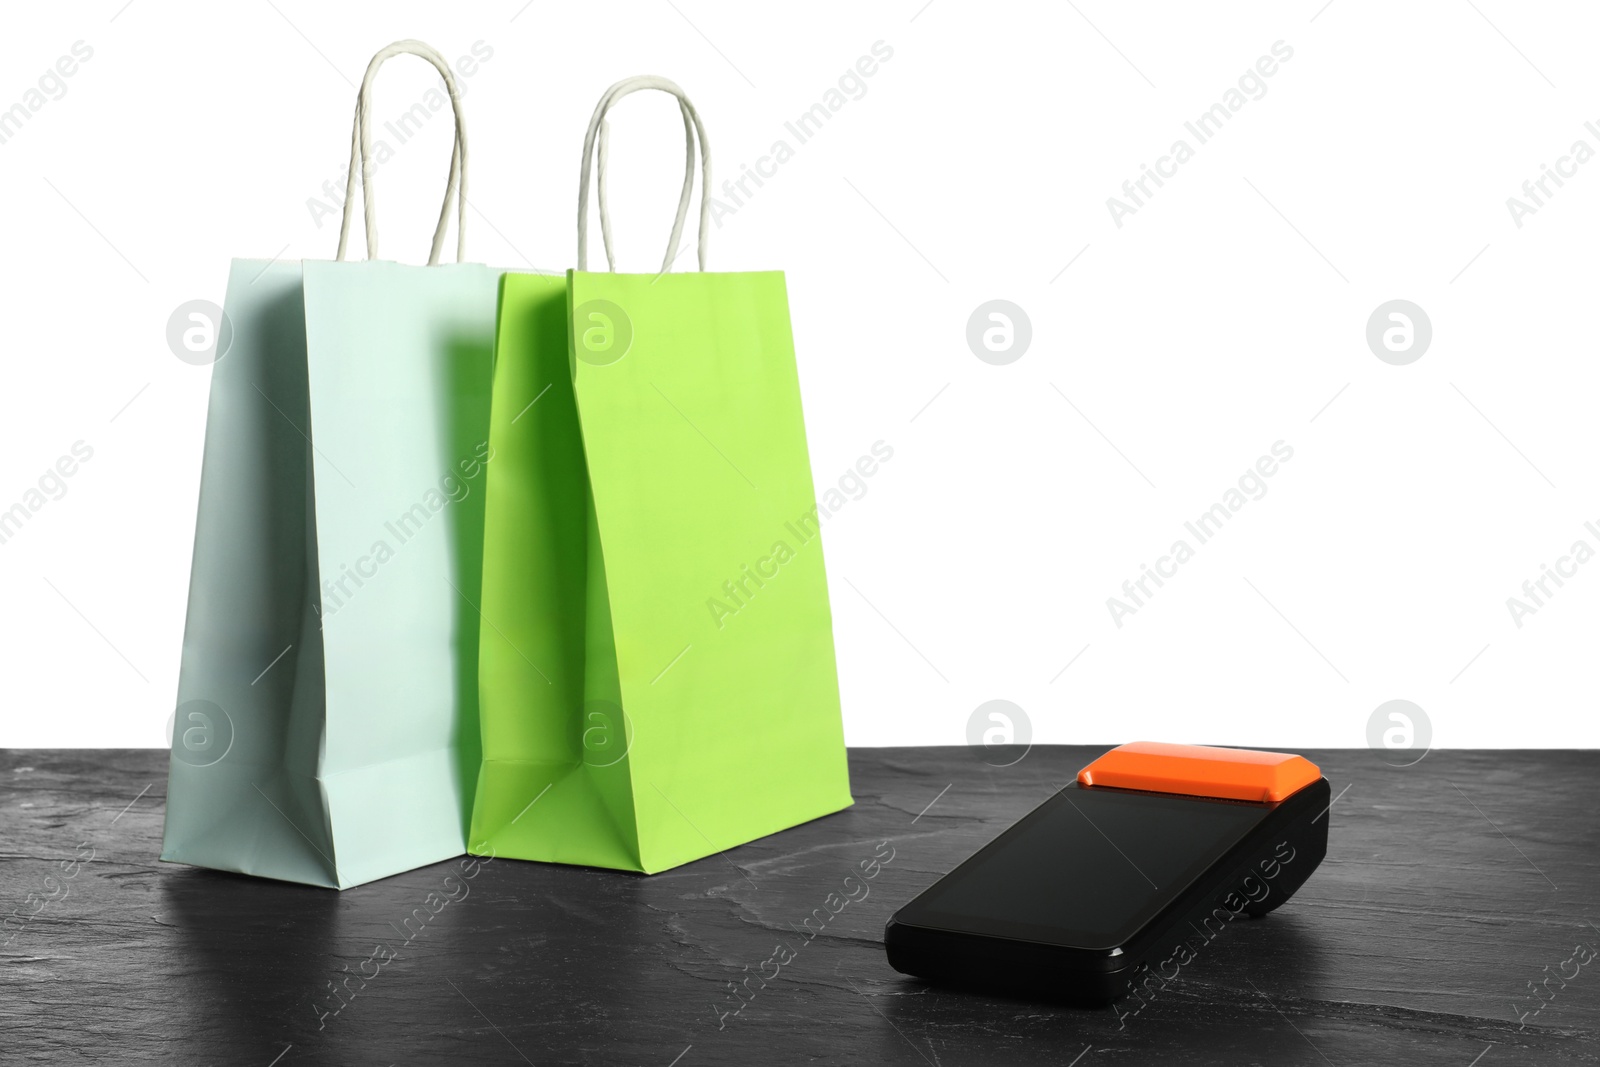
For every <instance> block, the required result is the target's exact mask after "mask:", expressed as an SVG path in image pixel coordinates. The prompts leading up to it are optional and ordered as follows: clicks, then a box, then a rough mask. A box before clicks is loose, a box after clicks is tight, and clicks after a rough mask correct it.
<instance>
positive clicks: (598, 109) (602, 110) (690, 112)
mask: <svg viewBox="0 0 1600 1067" xmlns="http://www.w3.org/2000/svg"><path fill="white" fill-rule="evenodd" d="M640 89H658V90H660V91H661V92H664V93H670V94H671V95H673V96H675V97H677V98H678V110H679V111H680V112H682V114H683V140H684V156H685V159H684V172H683V191H682V193H681V194H680V195H679V197H678V214H677V217H676V218H675V219H674V220H673V223H672V236H671V238H670V239H669V240H668V242H667V255H666V258H665V259H664V260H662V263H661V270H662V273H665V272H666V271H668V270H669V269H671V267H672V261H673V260H675V259H677V258H678V242H679V241H680V240H681V239H682V237H683V224H684V221H685V220H686V219H687V218H688V217H689V199H690V196H691V195H692V194H693V192H694V160H695V147H696V144H697V143H698V145H699V153H700V232H699V238H698V240H699V246H698V248H697V249H696V252H697V258H698V259H699V262H700V269H701V270H705V269H706V238H707V236H708V235H709V234H710V232H711V201H710V200H709V199H708V198H707V197H708V194H709V192H710V190H711V144H710V142H709V141H707V140H706V128H705V125H704V124H703V123H702V122H701V121H700V113H699V112H698V111H696V110H695V109H694V105H693V104H692V103H690V102H689V97H688V96H687V95H686V94H685V93H684V91H683V90H682V89H680V88H679V87H678V86H677V85H676V84H675V83H673V82H671V81H668V80H667V79H666V78H658V77H656V76H655V75H649V74H647V75H642V76H640V77H637V78H624V79H623V80H622V81H619V82H617V84H615V85H613V86H612V87H611V88H609V89H607V90H606V91H605V94H604V95H603V96H601V97H600V103H599V104H597V105H596V106H595V109H594V117H592V118H591V119H590V120H589V132H588V133H587V134H585V135H584V138H583V170H582V173H581V175H580V177H579V179H578V269H579V270H587V269H588V268H589V176H590V173H591V171H590V164H591V162H595V161H596V160H597V161H598V172H597V173H596V174H595V185H596V188H597V190H598V193H599V207H600V238H601V240H602V241H603V242H604V244H605V249H606V265H607V267H608V268H609V269H610V270H613V271H615V270H616V269H617V263H616V259H615V257H614V256H613V255H612V250H611V217H610V215H609V214H608V213H607V211H606V161H607V155H608V144H609V140H610V127H609V126H608V125H607V123H606V113H607V112H609V111H610V110H611V107H612V105H614V104H615V103H616V102H617V101H618V100H620V99H622V98H623V97H624V96H627V95H628V94H629V93H635V92H638V91H639V90H640Z"/></svg>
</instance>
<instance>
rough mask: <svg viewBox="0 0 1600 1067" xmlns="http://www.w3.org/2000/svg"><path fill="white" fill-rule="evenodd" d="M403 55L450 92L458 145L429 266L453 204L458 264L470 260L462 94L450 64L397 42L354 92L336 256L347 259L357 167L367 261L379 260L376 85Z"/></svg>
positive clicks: (417, 44) (415, 44)
mask: <svg viewBox="0 0 1600 1067" xmlns="http://www.w3.org/2000/svg"><path fill="white" fill-rule="evenodd" d="M402 54H404V55H413V56H420V57H421V58H423V59H425V60H427V61H428V62H429V63H431V64H433V66H434V69H436V70H437V71H438V72H439V74H440V75H441V76H442V77H443V78H444V85H445V89H446V91H447V92H448V93H449V94H450V106H451V109H452V110H453V111H454V113H455V124H456V129H455V143H454V145H453V146H452V147H451V149H450V178H449V180H448V181H447V182H446V183H445V189H444V206H443V207H442V208H440V209H439V225H438V226H437V227H436V228H435V229H434V231H433V250H432V251H431V252H430V253H429V255H428V265H429V266H430V267H431V266H435V265H437V264H438V262H439V253H440V252H441V251H442V250H443V248H444V235H445V230H446V229H448V228H449V225H450V204H451V201H452V200H454V201H455V204H456V262H457V263H460V262H462V261H463V260H464V259H465V257H466V248H467V125H466V120H465V119H464V118H463V117H462V113H461V93H460V91H459V90H458V89H457V87H456V77H455V74H454V73H453V72H452V71H451V70H450V64H449V63H446V62H445V60H444V57H443V56H441V55H440V54H439V53H438V52H437V51H435V50H434V49H433V48H432V47H430V46H429V45H427V44H424V43H423V42H421V41H396V42H395V43H394V44H391V45H389V46H388V47H386V48H384V49H383V50H382V51H380V52H379V53H378V54H377V55H375V56H373V57H372V62H371V63H368V64H367V73H366V76H365V77H364V78H362V79H361V89H360V91H359V92H357V93H356V121H355V128H354V129H353V130H351V132H350V176H349V177H348V178H347V179H346V181H345V191H344V219H343V221H342V222H341V224H340V226H339V255H338V258H339V259H340V260H343V259H344V255H345V247H346V246H347V245H348V244H349V241H350V218H351V211H352V209H353V208H354V206H355V194H356V176H357V172H358V167H359V173H360V179H361V200H362V204H363V208H364V211H365V215H366V224H367V230H366V233H367V258H368V259H376V258H378V218H377V208H376V203H375V201H376V194H375V189H374V186H373V180H372V175H373V170H374V167H375V162H374V160H373V158H372V95H373V94H372V84H373V81H374V79H375V78H376V77H377V75H378V68H379V67H381V66H383V64H384V61H385V60H388V59H389V58H390V57H392V56H397V55H402Z"/></svg>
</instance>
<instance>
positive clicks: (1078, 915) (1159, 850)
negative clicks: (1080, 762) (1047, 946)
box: [905, 784, 1272, 948]
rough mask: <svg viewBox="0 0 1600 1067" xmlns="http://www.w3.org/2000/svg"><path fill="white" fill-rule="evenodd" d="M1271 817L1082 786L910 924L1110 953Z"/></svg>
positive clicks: (1261, 811) (927, 899)
mask: <svg viewBox="0 0 1600 1067" xmlns="http://www.w3.org/2000/svg"><path fill="white" fill-rule="evenodd" d="M1271 810H1272V806H1271V805H1267V804H1246V803H1237V802H1231V801H1224V800H1206V799H1203V798H1199V797H1180V796H1161V795H1157V794H1151V793H1132V792H1121V791H1116V790H1105V789H1093V788H1089V789H1085V788H1080V787H1078V786H1077V785H1076V784H1073V785H1070V786H1068V787H1067V788H1065V789H1063V790H1062V791H1061V792H1060V793H1057V794H1056V795H1055V796H1054V797H1052V798H1051V799H1050V800H1048V801H1046V802H1045V803H1044V804H1043V805H1041V806H1040V807H1039V808H1038V809H1037V810H1035V811H1034V812H1032V813H1031V814H1030V815H1028V816H1026V817H1025V818H1024V819H1023V820H1022V821H1021V822H1020V823H1018V824H1017V825H1016V826H1014V827H1012V829H1011V830H1009V831H1007V832H1006V833H1005V834H1004V835H1002V836H1001V837H1000V838H999V839H997V840H996V841H994V842H993V843H991V844H990V845H988V846H987V847H985V848H984V849H983V850H982V851H980V852H979V853H978V854H977V855H975V856H973V857H972V858H971V859H969V860H967V862H965V863H963V864H962V865H961V866H960V867H958V868H956V869H955V870H954V871H952V872H951V873H950V874H949V875H948V876H946V877H945V878H944V879H943V880H942V881H940V882H938V883H936V884H935V885H934V886H933V887H932V888H931V889H929V890H928V891H927V892H926V893H924V894H923V895H922V896H920V897H918V898H917V900H916V901H914V902H913V905H912V907H911V908H909V909H908V910H907V913H906V914H905V919H906V921H907V922H910V923H912V924H914V925H931V926H937V927H944V928H950V929H957V930H965V931H969V932H972V933H981V934H991V935H999V936H1002V937H1020V938H1025V939H1028V940H1045V941H1050V942H1054V943H1059V944H1068V945H1076V946H1079V947H1084V948H1110V947H1113V946H1115V945H1118V944H1120V943H1121V942H1123V941H1125V940H1127V938H1129V937H1130V936H1132V934H1133V933H1134V932H1136V931H1137V930H1138V929H1139V927H1141V926H1143V925H1144V923H1145V922H1147V921H1148V920H1149V919H1150V918H1151V917H1152V916H1153V915H1155V913H1156V912H1157V911H1159V910H1160V909H1161V908H1162V907H1163V906H1165V905H1166V904H1167V903H1168V902H1170V901H1171V900H1172V898H1173V897H1175V896H1177V895H1178V894H1179V893H1180V892H1182V891H1183V890H1184V888H1186V887H1187V886H1188V885H1189V884H1190V882H1192V881H1193V880H1194V878H1195V877H1197V876H1198V875H1199V874H1200V873H1201V872H1202V871H1204V870H1205V868H1206V867H1207V866H1209V865H1210V864H1211V863H1213V862H1214V861H1215V860H1216V859H1217V857H1218V856H1219V855H1220V854H1221V853H1222V852H1223V851H1225V850H1226V849H1227V848H1228V847H1230V846H1231V845H1233V844H1234V843H1235V842H1237V841H1238V840H1239V839H1240V838H1242V837H1243V836H1244V835H1245V834H1246V833H1247V832H1249V830H1250V829H1251V828H1252V827H1253V826H1255V825H1256V824H1257V823H1259V822H1260V821H1261V819H1262V818H1264V817H1265V816H1266V814H1267V813H1268V812H1269V811H1271Z"/></svg>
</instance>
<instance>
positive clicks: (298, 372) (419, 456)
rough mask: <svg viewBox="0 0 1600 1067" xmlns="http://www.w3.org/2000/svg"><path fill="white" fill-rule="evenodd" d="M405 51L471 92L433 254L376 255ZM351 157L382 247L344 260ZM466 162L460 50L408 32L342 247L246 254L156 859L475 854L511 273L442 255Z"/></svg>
mask: <svg viewBox="0 0 1600 1067" xmlns="http://www.w3.org/2000/svg"><path fill="white" fill-rule="evenodd" d="M402 52H404V53H411V54H416V55H420V56H422V57H423V58H425V59H427V60H428V61H429V62H430V63H432V64H433V65H434V66H435V67H437V68H438V69H439V71H440V72H441V74H443V75H444V78H445V82H446V85H447V87H448V89H449V91H450V97H451V100H452V102H453V103H455V105H456V106H455V118H456V124H457V125H456V144H455V149H454V152H453V155H452V160H451V172H450V179H449V182H448V184H447V188H446V193H445V206H444V210H443V212H441V214H440V218H439V225H438V230H437V232H436V233H435V236H434V243H433V252H432V256H431V258H430V265H429V266H426V267H414V266H405V265H401V264H398V263H393V262H379V261H376V260H374V259H372V258H370V257H373V256H375V255H376V254H377V242H376V238H377V234H376V229H375V223H374V220H373V213H372V212H373V199H372V196H373V194H372V187H371V178H372V174H371V171H372V163H371V160H372V143H371V141H372V137H371V122H372V120H371V118H370V112H371V107H372V82H373V77H374V75H375V74H376V72H377V69H378V67H379V65H380V64H381V63H382V62H383V61H384V60H385V59H387V58H388V57H389V56H391V55H395V54H399V53H402ZM358 153H359V163H360V167H361V170H360V173H361V176H362V180H363V188H364V192H365V198H364V199H365V201H366V216H367V218H366V222H367V252H368V256H369V259H368V261H366V262H344V261H343V260H344V254H345V246H346V243H347V239H348V236H349V229H350V223H351V207H352V205H353V202H354V199H355V181H356V173H357V169H356V168H357V163H358ZM466 161H467V160H466V133H465V128H464V127H463V126H462V124H461V114H460V104H459V100H458V98H457V92H456V88H455V82H454V78H453V76H452V74H451V71H450V68H449V66H448V65H447V64H446V63H445V62H444V60H443V59H441V58H440V57H439V56H438V54H437V53H435V52H434V51H433V50H432V49H429V48H428V47H427V46H426V45H422V44H420V43H419V42H400V43H398V44H396V45H391V46H390V47H389V48H387V49H385V50H384V51H382V52H380V53H379V54H378V55H377V56H376V57H375V58H374V59H373V61H372V64H371V66H369V67H368V69H367V74H366V79H365V81H364V82H363V85H362V87H361V91H360V95H359V96H358V98H357V116H356V132H355V135H354V136H353V138H352V145H351V172H350V185H349V188H348V190H347V196H346V205H345V218H344V228H343V230H342V232H341V234H340V241H339V260H340V261H339V262H331V263H330V262H309V261H308V262H304V263H301V262H276V261H274V262H262V261H250V260H240V261H236V262H235V263H234V265H233V270H232V274H231V277H230V279H229V283H228V291H227V297H226V305H225V321H226V326H225V329H226V330H228V331H231V335H232V343H231V347H229V348H228V350H227V351H226V352H225V353H223V354H222V356H221V359H220V360H219V361H218V362H217V363H216V365H215V367H214V368H213V372H212V381H211V399H210V407H209V412H208V416H207V424H206V445H205V459H204V465H203V469H202V475H201V488H200V511H199V516H198V520H197V524H196V532H195V551H194V565H193V572H192V577H191V583H190V591H189V612H188V621H187V625H186V626H185V631H184V645H183V663H182V670H181V674H180V679H179V692H178V700H179V707H178V711H177V715H176V721H175V727H174V731H173V743H172V760H171V771H170V776H169V784H168V794H167V817H166V828H165V839H164V843H163V848H162V859H164V860H172V861H175V862H180V863H188V864H194V865H197V866H202V867H212V868H216V869H220V870H227V871H238V872H243V873H245V874H253V875H261V876H265V877H270V878H279V879H284V880H287V881H294V882H303V883H307V884H311V885H318V886H328V887H335V888H341V889H342V888H345V887H348V886H351V885H356V884H358V883H361V882H366V881H370V880H372V879H375V878H382V877H385V876H387V875H391V874H396V873H398V872H401V871H405V870H409V869H411V868H414V867H418V866H421V865H423V864H428V863H433V862H437V861H439V860H444V859H448V858H450V857H452V856H458V855H460V854H461V853H462V852H463V851H464V850H465V847H466V829H467V821H468V812H469V807H470V802H471V797H472V793H473V790H474V788H475V783H476V778H477V771H478V764H479V761H480V758H481V757H480V753H479V748H478V740H477V738H478V727H477V685H476V681H477V677H476V668H477V638H478V627H479V617H478V614H477V609H476V607H475V606H474V605H475V603H476V601H477V598H478V596H479V581H480V575H481V546H482V504H483V499H484V495H483V485H484V473H485V471H486V469H487V465H488V463H489V462H490V460H491V458H492V453H491V452H490V449H489V445H488V404H489V388H490V378H491V357H492V346H493V341H494V320H495V303H496V293H497V289H498V286H499V276H500V271H498V270H495V269H493V268H489V267H485V266H481V265H477V264H469V263H459V262H458V263H455V264H450V265H445V266H439V265H436V264H438V261H439V255H440V249H441V247H442V244H443V240H444V235H445V229H446V227H447V225H448V223H449V215H450V209H451V201H452V199H454V200H455V201H456V206H457V210H458V212H459V214H460V218H459V220H458V223H457V225H458V229H459V227H460V224H461V223H462V222H464V221H465V200H466ZM459 242H460V237H459V234H458V246H457V258H458V259H459V258H460V255H461V245H460V243H459ZM219 351H220V349H219Z"/></svg>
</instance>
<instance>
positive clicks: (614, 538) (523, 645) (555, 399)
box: [469, 78, 852, 872]
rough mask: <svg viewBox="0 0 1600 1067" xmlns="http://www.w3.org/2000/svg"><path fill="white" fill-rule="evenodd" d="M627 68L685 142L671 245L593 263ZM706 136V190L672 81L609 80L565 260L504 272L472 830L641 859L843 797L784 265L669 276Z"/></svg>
mask: <svg viewBox="0 0 1600 1067" xmlns="http://www.w3.org/2000/svg"><path fill="white" fill-rule="evenodd" d="M642 88H654V89H662V90H665V91H667V92H671V93H673V94H674V95H675V96H677V97H678V99H679V102H680V108H681V110H682V112H683V116H684V128H685V137H686V140H687V141H688V145H689V169H688V171H687V173H686V175H685V183H684V189H683V196H682V199H681V200H680V203H679V207H678V217H677V222H676V225H675V226H674V228H673V235H672V241H671V245H670V246H669V248H668V251H667V259H666V264H665V265H664V266H663V268H662V270H663V273H661V274H658V275H657V274H612V273H605V274H600V273H589V272H587V271H586V270H584V269H583V268H584V267H585V265H586V263H585V252H586V249H585V231H586V225H585V223H584V221H583V219H584V215H585V213H586V208H587V195H588V187H589V176H590V157H591V154H592V152H593V151H594V150H595V149H596V148H598V149H599V151H600V161H599V162H600V168H599V169H600V173H599V189H600V210H601V220H602V229H603V231H608V230H609V227H608V226H607V225H606V215H605V173H604V172H605V136H606V127H605V114H606V111H607V110H608V109H609V108H610V106H611V105H612V103H613V102H614V101H615V100H617V99H619V98H620V97H622V96H625V95H627V94H628V93H630V92H633V91H635V90H637V89H642ZM597 135H598V138H599V143H598V144H597V143H596V140H597ZM696 137H698V141H699V145H700V149H701V158H702V160H703V161H704V162H703V166H702V188H703V189H707V188H709V187H710V183H711V181H710V165H709V158H708V153H707V150H706V142H705V133H704V129H703V128H702V127H701V126H700V121H699V117H698V116H697V115H696V114H695V112H694V109H693V107H692V106H691V105H690V104H689V103H688V101H687V99H685V98H684V96H683V93H682V91H681V90H680V89H678V88H677V86H675V85H673V84H672V83H671V82H667V81H664V80H663V79H656V78H636V79H630V80H628V81H624V82H619V83H618V84H617V85H615V86H613V87H612V88H611V89H610V90H608V91H607V93H606V95H605V96H604V97H602V99H601V102H600V105H599V107H598V108H597V109H596V111H595V114H594V118H593V120H592V121H591V123H590V126H589V132H588V136H587V138H586V139H585V142H584V163H583V172H582V191H581V192H580V196H579V218H580V222H579V238H578V266H579V269H578V270H577V271H573V272H571V273H569V274H568V275H567V277H565V278H561V277H554V276H540V275H529V274H507V275H505V276H504V277H503V278H502V279H501V287H500V317H499V326H498V332H497V337H496V370H495V381H494V398H493V406H492V418H491V426H490V442H491V445H492V447H493V450H494V455H495V461H494V464H493V466H491V467H490V469H489V471H488V486H487V493H488V498H487V503H486V508H487V513H486V516H485V539H484V580H483V602H482V605H481V606H482V609H483V615H484V619H485V626H484V627H483V632H482V644H481V650H480V679H479V681H480V699H481V708H482V727H483V731H482V737H483V752H484V762H483V770H482V773H481V774H480V775H479V779H478V794H477V800H476V802H475V805H474V808H473V818H472V831H471V835H470V839H469V840H470V844H471V850H472V851H474V852H479V853H485V854H490V853H492V854H494V855H497V856H510V857H516V858H520V859H531V860H546V861H553V862H559V863H574V864H586V865H590V866H597V867H613V868H619V869H623V870H632V871H645V872H655V871H661V870H665V869H667V868H670V867H675V866H678V865H679V864H683V863H688V862H689V861H691V860H696V859H699V858H701V857H704V856H708V855H711V854H713V853H716V852H720V851H722V850H724V849H728V848H731V847H733V846H735V845H739V844H743V843H744V842H747V841H751V840H753V839H755V838H757V837H761V836H763V835H766V834H770V833H774V832H776V831H778V830H782V829H785V828H786V827H790V826H794V825H796V824H797V823H801V822H805V821H807V820H809V819H814V818H817V817H819V816H821V815H826V814H828V813H830V812H834V811H838V810H840V809H842V808H845V807H848V806H849V805H850V804H851V803H852V800H851V797H850V787H849V776H848V770H847V767H846V763H845V747H844V734H843V726H842V723H841V719H840V710H839V690H838V679H837V674H836V669H835V664H834V649H833V629H832V617H831V614H830V611H829V607H828V586H827V578H826V575H825V572H824V569H823V560H822V544H821V540H820V537H819V533H818V518H817V505H816V496H815V493H814V491H813V488H812V481H811V467H810V461H809V458H808V456H807V453H806V439H805V425H804V422H803V419H802V417H801V410H800V388H799V382H798V378H797V375H796V371H795V356H794V345H793V340H792V336H791V331H790V325H789V308H788V296H787V292H786V289H785V286H784V279H783V275H782V274H781V273H779V272H760V273H737V274H709V273H703V272H702V273H684V274H669V273H666V269H667V267H669V266H670V265H671V263H672V260H673V258H674V256H675V253H676V249H677V244H678V238H679V235H680V233H681V232H682V227H683V222H684V218H685V214H686V212H687V209H688V204H689V196H690V191H691V187H692V183H693V177H694V175H693V160H694V156H693V152H694V144H695V140H696ZM708 220H709V213H708V211H707V210H706V207H705V204H704V203H702V208H701V216H700V246H699V256H700V265H701V267H702V269H703V268H704V263H705V240H706V233H707V223H708ZM606 236H607V240H606V254H607V259H608V260H610V258H611V247H610V240H609V233H608V232H607V233H606Z"/></svg>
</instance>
